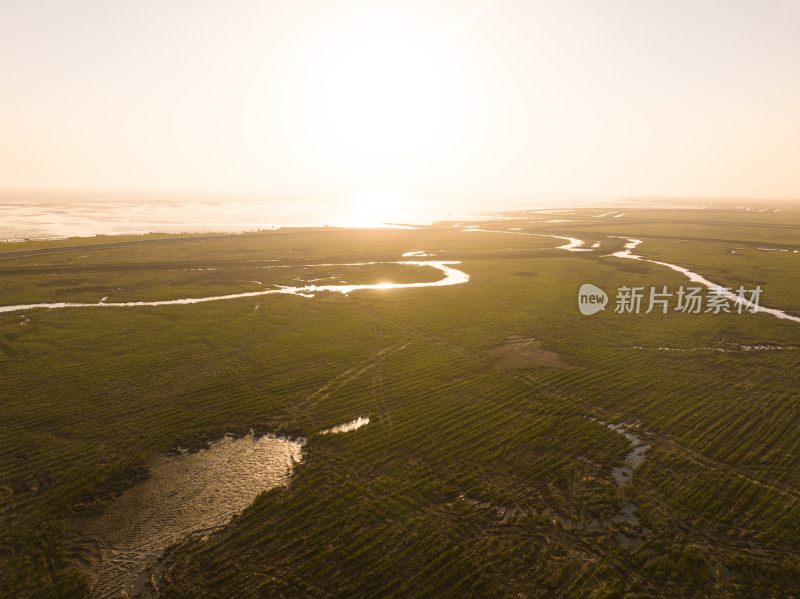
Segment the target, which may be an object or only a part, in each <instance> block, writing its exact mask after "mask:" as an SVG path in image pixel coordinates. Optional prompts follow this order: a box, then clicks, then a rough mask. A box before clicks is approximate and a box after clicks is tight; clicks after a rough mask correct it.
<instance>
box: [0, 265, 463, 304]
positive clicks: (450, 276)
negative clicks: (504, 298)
mask: <svg viewBox="0 0 800 599" xmlns="http://www.w3.org/2000/svg"><path fill="white" fill-rule="evenodd" d="M365 264H402V265H407V266H421V267H428V268H435V269H436V270H438V271H440V272H441V273H442V274H444V277H443V278H441V279H439V280H438V281H428V282H424V283H374V284H368V283H365V284H358V285H349V284H339V285H303V286H300V287H278V288H277V289H266V290H264V291H249V292H244V293H231V294H228V295H214V296H209V297H192V298H182V299H174V300H158V301H134V302H108V301H100V302H96V303H82V302H42V303H35V304H18V305H13V306H0V313H2V312H18V311H21V310H32V309H34V308H49V309H51V310H54V309H58V308H134V307H140V306H180V305H187V304H202V303H206V302H217V301H222V300H231V299H240V298H246V297H260V296H262V295H297V296H300V297H314V296H315V294H317V293H321V292H326V291H327V292H332V293H341V294H344V295H347V294H349V293H353V292H354V291H363V290H366V289H416V288H420V287H446V286H448V285H461V284H464V283H467V282H468V281H469V275H468V274H467V273H465V272H463V271H461V270H458V269H455V268H452V265H454V264H460V262H458V261H434V260H415V261H401V262H363V263H358V264H318V265H316V266H359V265H365Z"/></svg>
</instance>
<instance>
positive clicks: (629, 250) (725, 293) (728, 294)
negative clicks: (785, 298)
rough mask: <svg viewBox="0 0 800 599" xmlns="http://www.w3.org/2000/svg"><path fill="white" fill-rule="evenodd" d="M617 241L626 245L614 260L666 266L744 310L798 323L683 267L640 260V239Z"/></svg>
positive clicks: (796, 319)
mask: <svg viewBox="0 0 800 599" xmlns="http://www.w3.org/2000/svg"><path fill="white" fill-rule="evenodd" d="M618 239H625V240H626V241H627V243H626V244H625V249H623V250H621V251H619V252H614V253H613V254H609V256H613V257H614V258H627V259H629V260H641V261H642V262H650V263H652V264H658V265H659V266H666V267H667V268H670V269H672V270H674V271H675V272H679V273H681V274H683V275H685V276H686V277H687V278H688V279H689V280H690V281H691V282H692V283H699V284H700V285H703V286H705V287H707V288H708V289H710V290H712V291H714V292H715V293H718V294H719V295H720V296H722V297H724V298H725V299H727V300H729V301H732V302H733V303H734V305H735V304H738V303H741V304H742V306H744V308H746V309H748V310H750V311H751V312H762V313H764V314H769V315H771V316H774V317H775V318H780V319H781V320H791V321H792V322H800V316H794V315H792V314H787V313H786V312H784V311H783V310H778V309H777V308H767V307H765V306H761V305H759V304H756V303H753V302H751V301H750V300H748V299H745V298H740V297H739V296H738V295H737V294H736V293H733V292H732V291H730V290H729V289H728V288H726V287H723V286H722V285H718V284H717V283H714V282H712V281H709V280H708V279H706V278H705V277H704V276H702V275H699V274H697V273H696V272H693V271H691V270H689V269H688V268H684V267H683V266H678V265H677V264H671V263H670V262H661V261H659V260H650V259H648V258H642V257H641V256H639V255H636V254H634V253H633V250H635V249H636V248H637V247H638V246H640V245H641V244H642V240H641V239H633V238H628V237H620V238H618Z"/></svg>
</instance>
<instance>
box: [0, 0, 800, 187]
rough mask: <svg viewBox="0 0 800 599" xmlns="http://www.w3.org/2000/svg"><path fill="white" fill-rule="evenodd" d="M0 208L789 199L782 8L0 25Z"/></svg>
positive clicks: (354, 6) (224, 6)
mask: <svg viewBox="0 0 800 599" xmlns="http://www.w3.org/2000/svg"><path fill="white" fill-rule="evenodd" d="M0 74H1V75H2V77H0V81H2V82H1V83H0V86H1V87H2V92H1V93H0V188H5V189H78V190H81V189H85V190H128V191H136V190H174V191H187V192H207V193H217V192H224V193H266V194H274V195H275V196H276V197H277V196H281V197H286V196H306V197H325V196H326V195H342V194H345V195H347V194H351V195H354V196H355V195H358V194H364V193H369V192H375V191H380V192H382V193H386V194H394V193H398V194H408V195H411V196H415V197H430V198H442V199H444V198H447V199H450V200H452V199H457V198H459V197H466V196H483V197H486V196H491V195H493V194H496V195H498V196H499V195H509V196H512V195H513V196H525V195H526V194H550V193H556V194H581V195H590V196H605V197H608V196H618V195H633V194H646V195H650V196H658V195H669V196H695V197H697V196H718V197H719V196H736V197H782V198H791V197H794V198H800V3H799V2H797V1H796V0H765V1H764V2H754V1H752V0H726V1H722V0H719V1H710V0H691V1H689V0H674V1H671V2H642V1H640V0H614V1H611V0H586V1H566V0H562V1H535V0H528V1H522V0H502V1H501V0H497V1H486V0H484V1H468V0H461V1H442V0H426V1H417V0H402V1H381V0H371V1H368V2H367V1H356V0H336V1H331V0H321V1H312V0H275V1H260V2H258V1H245V0H229V1H227V2H222V1H210V0H209V1H199V0H191V1H189V0H171V1H169V2H163V1H154V0H140V1H137V2H128V1H121V0H95V1H89V0H82V1H81V0H72V1H69V2H65V1H63V0H50V1H47V0H40V1H34V0H5V1H4V2H2V3H0Z"/></svg>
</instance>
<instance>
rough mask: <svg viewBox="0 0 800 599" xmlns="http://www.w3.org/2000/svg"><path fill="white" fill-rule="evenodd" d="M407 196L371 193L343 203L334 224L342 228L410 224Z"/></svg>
mask: <svg viewBox="0 0 800 599" xmlns="http://www.w3.org/2000/svg"><path fill="white" fill-rule="evenodd" d="M407 208H408V201H407V197H406V194H404V193H402V192H399V191H369V192H364V193H360V194H358V195H356V196H355V197H353V198H352V199H350V200H346V201H344V202H343V206H342V212H341V214H340V215H339V218H337V219H336V222H335V223H334V224H335V225H336V226H340V227H380V226H384V225H387V224H400V223H403V222H408V220H409V219H408V215H407V214H406V210H407Z"/></svg>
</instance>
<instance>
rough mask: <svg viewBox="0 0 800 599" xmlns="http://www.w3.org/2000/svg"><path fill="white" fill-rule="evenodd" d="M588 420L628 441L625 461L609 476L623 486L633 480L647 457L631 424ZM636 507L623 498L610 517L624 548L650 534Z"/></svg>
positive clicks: (637, 545) (615, 467)
mask: <svg viewBox="0 0 800 599" xmlns="http://www.w3.org/2000/svg"><path fill="white" fill-rule="evenodd" d="M589 420H591V421H593V422H597V423H598V424H600V425H603V426H605V427H607V428H608V429H609V430H612V431H614V432H615V433H618V434H620V435H622V436H623V437H625V439H626V440H627V441H628V443H630V447H631V450H630V452H629V453H628V455H626V456H625V462H624V463H623V464H622V465H621V466H614V467H613V468H612V469H611V477H612V478H613V479H614V482H615V483H616V484H617V486H618V487H620V488H623V487H625V486H626V485H628V484H629V483H630V482H631V481H632V480H633V474H634V472H635V471H636V469H637V468H639V467H640V466H641V465H642V464H643V463H644V461H645V458H646V457H647V450H648V449H650V446H649V445H647V444H646V443H645V442H644V441H642V439H641V438H640V437H639V435H637V434H636V433H634V432H632V430H631V429H632V428H634V427H633V426H631V425H629V424H626V423H624V422H623V423H619V424H613V423H608V422H605V421H603V420H599V419H597V418H592V417H590V418H589ZM637 512H638V508H637V507H636V504H634V503H633V502H632V501H628V500H623V501H622V502H621V503H620V505H619V511H618V512H617V514H616V515H614V516H613V517H612V518H611V522H612V523H613V524H616V525H617V527H616V528H617V530H616V535H617V541H618V542H619V544H620V545H622V546H623V547H625V548H626V549H636V548H637V547H639V545H641V544H642V542H643V541H644V538H645V537H646V536H647V535H648V534H650V529H648V528H646V527H644V526H642V523H641V522H640V521H639V516H638V515H637Z"/></svg>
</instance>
